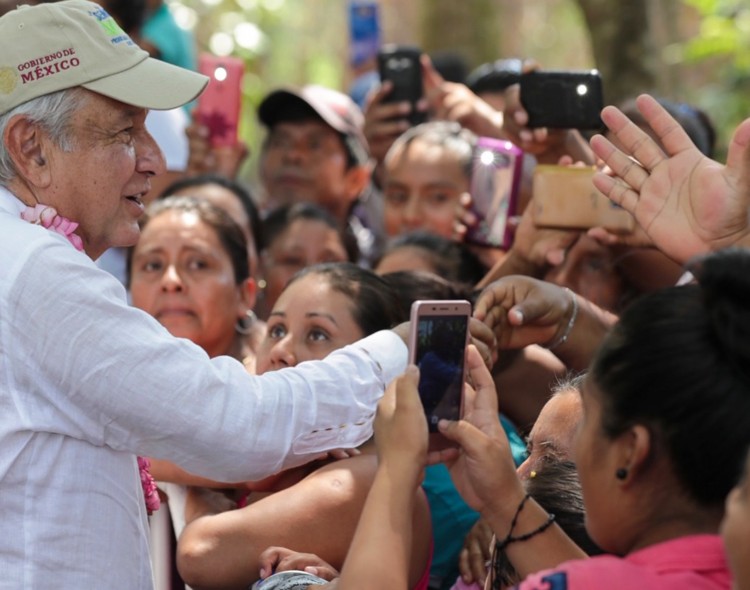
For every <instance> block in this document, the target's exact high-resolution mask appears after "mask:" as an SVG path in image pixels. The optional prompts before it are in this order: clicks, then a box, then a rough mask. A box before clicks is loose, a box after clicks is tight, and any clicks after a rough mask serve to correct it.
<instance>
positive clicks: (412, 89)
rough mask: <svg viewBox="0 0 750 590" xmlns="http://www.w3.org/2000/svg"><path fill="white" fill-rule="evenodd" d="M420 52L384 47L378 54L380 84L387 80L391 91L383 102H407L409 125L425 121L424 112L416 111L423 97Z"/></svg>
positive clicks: (410, 48) (397, 47) (404, 46)
mask: <svg viewBox="0 0 750 590" xmlns="http://www.w3.org/2000/svg"><path fill="white" fill-rule="evenodd" d="M421 54H422V52H421V51H420V50H419V49H418V48H417V47H411V46H407V45H392V44H391V45H385V46H384V47H382V48H381V49H380V51H379V52H378V72H379V74H380V80H381V82H385V81H387V80H389V81H390V82H391V83H392V84H393V89H392V90H391V92H390V93H389V94H388V95H387V96H386V97H385V99H384V100H383V102H408V103H409V104H410V105H411V111H410V112H409V116H408V117H407V118H408V120H409V123H410V124H411V125H419V124H420V123H424V122H425V121H426V120H427V115H426V114H425V113H424V112H421V111H418V110H417V103H418V102H419V101H420V100H421V98H422V96H423V95H424V88H423V85H422V65H421V63H420V61H419V59H420V56H421Z"/></svg>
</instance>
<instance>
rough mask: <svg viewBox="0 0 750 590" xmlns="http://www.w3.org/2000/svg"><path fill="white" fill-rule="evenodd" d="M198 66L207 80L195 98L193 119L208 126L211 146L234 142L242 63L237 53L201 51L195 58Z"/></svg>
mask: <svg viewBox="0 0 750 590" xmlns="http://www.w3.org/2000/svg"><path fill="white" fill-rule="evenodd" d="M198 69H199V70H200V72H201V73H202V74H205V75H206V76H208V77H209V78H210V81H209V83H208V86H207V87H206V90H205V91H204V92H203V94H201V95H200V97H199V98H198V108H197V110H196V115H195V116H196V119H197V120H198V122H200V123H201V124H202V125H205V126H206V127H208V130H209V137H210V141H211V145H212V146H213V147H220V146H233V145H236V144H237V131H238V127H239V122H240V108H241V106H242V76H243V74H244V72H245V64H244V63H243V61H242V60H241V59H240V58H237V57H229V56H224V57H219V56H216V55H211V54H208V53H204V54H202V55H201V56H200V57H199V58H198Z"/></svg>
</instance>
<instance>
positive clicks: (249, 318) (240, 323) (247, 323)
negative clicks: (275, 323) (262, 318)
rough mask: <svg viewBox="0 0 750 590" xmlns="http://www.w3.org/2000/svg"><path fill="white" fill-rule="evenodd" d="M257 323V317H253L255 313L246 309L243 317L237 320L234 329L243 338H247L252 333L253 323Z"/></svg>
mask: <svg viewBox="0 0 750 590" xmlns="http://www.w3.org/2000/svg"><path fill="white" fill-rule="evenodd" d="M257 321H258V316H257V315H255V312H254V311H253V310H252V309H248V310H247V311H246V312H245V317H242V318H240V319H238V320H237V323H236V324H234V329H235V330H236V331H237V332H238V333H239V334H242V335H243V336H248V335H250V334H252V333H253V328H254V326H255V322H257Z"/></svg>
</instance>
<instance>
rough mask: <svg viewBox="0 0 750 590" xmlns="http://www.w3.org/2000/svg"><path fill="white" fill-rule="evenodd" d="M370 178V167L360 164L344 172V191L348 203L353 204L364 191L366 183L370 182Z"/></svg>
mask: <svg viewBox="0 0 750 590" xmlns="http://www.w3.org/2000/svg"><path fill="white" fill-rule="evenodd" d="M371 177H372V165H371V164H369V163H367V164H360V165H358V166H352V167H351V168H350V169H349V170H347V172H346V189H347V196H348V197H349V202H350V203H353V202H354V201H355V199H357V197H359V195H361V194H362V191H364V190H365V187H366V186H367V183H368V182H370V178H371Z"/></svg>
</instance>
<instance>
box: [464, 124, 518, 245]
mask: <svg viewBox="0 0 750 590" xmlns="http://www.w3.org/2000/svg"><path fill="white" fill-rule="evenodd" d="M522 167H523V150H521V148H519V147H517V146H516V145H514V144H512V143H511V142H509V141H505V140H502V139H495V138H492V137H480V138H478V139H477V143H476V146H475V148H474V155H473V164H472V172H471V189H470V192H471V211H472V212H473V213H474V215H476V216H477V218H478V220H479V221H478V222H477V224H476V225H474V226H473V227H470V228H469V229H468V231H467V232H466V236H465V240H466V241H467V242H469V243H471V244H478V245H480V246H492V247H494V248H503V249H506V250H507V249H508V248H510V246H511V244H512V242H513V232H512V231H511V229H510V227H509V225H508V218H509V217H511V216H513V215H515V214H516V209H517V203H518V190H519V186H520V183H521V168H522Z"/></svg>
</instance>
